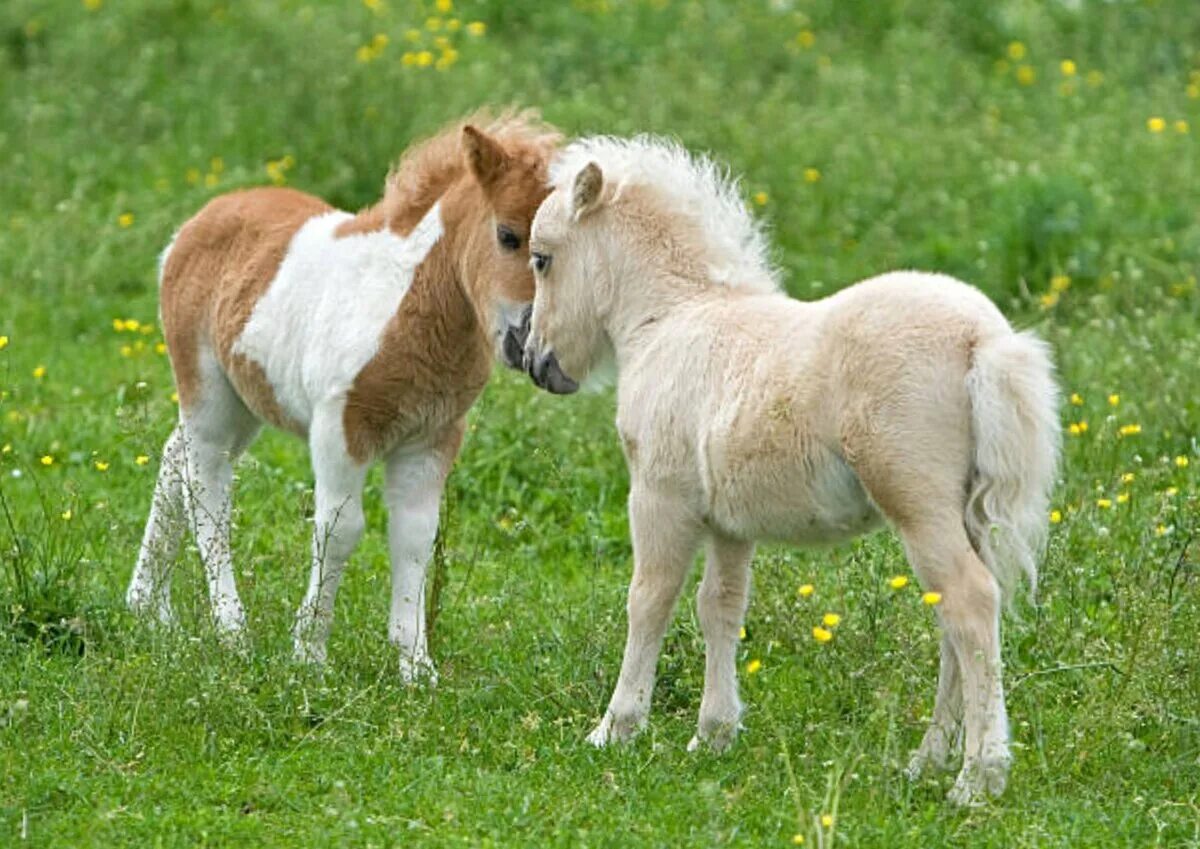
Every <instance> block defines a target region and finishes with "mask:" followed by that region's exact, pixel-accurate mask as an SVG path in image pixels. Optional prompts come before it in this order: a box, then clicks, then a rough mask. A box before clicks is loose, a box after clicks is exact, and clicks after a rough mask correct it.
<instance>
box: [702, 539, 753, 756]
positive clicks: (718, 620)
mask: <svg viewBox="0 0 1200 849" xmlns="http://www.w3.org/2000/svg"><path fill="white" fill-rule="evenodd" d="M753 556H754V543H751V542H742V541H740V540H732V539H727V538H725V537H719V536H713V537H710V538H709V541H708V557H707V560H706V562H705V567H704V580H703V581H702V582H701V583H700V588H699V590H698V591H697V592H696V610H697V613H698V614H699V617H700V628H701V630H703V632H704V647H705V661H704V697H703V699H702V700H701V702H700V725H699V728H698V730H697V732H696V736H695V737H693V738H692V742H691V743H689V744H688V750H689V751H694V750H696V749H697V748H699V746H700V742H701V741H704V742H706V743H708V744H709V745H710V746H711V747H712V748H713V749H714V750H716V751H718V752H719V751H722V750H724V749H726V748H728V746H729V744H730V743H732V742H733V738H734V737H735V736H737V731H738V720H739V719H741V715H742V703H741V700H740V699H739V698H738V686H737V645H738V635H739V632H740V631H741V628H742V623H743V621H744V620H745V617H746V603H747V601H748V599H749V595H750V559H751V558H752V557H753Z"/></svg>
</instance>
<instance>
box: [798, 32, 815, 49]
mask: <svg viewBox="0 0 1200 849" xmlns="http://www.w3.org/2000/svg"><path fill="white" fill-rule="evenodd" d="M796 43H797V44H799V45H800V46H801V47H803V48H804V49H805V50H807V49H808V48H810V47H812V46H813V45H814V44H816V43H817V37H816V35H814V34H813V31H812V30H808V29H802V30H800V32H799V33H797V34H796Z"/></svg>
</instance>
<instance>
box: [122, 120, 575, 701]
mask: <svg viewBox="0 0 1200 849" xmlns="http://www.w3.org/2000/svg"><path fill="white" fill-rule="evenodd" d="M472 120H473V121H474V123H462V124H456V125H454V126H453V127H450V128H448V129H446V130H445V131H443V132H442V133H440V134H439V135H437V136H435V137H433V138H431V139H429V140H427V141H425V142H424V143H422V144H420V145H418V146H416V147H414V148H413V149H411V150H410V151H409V152H408V153H406V154H405V156H404V157H403V158H402V159H401V161H400V163H399V164H398V165H397V167H396V168H395V169H394V170H393V172H392V173H391V174H390V175H389V177H388V181H387V186H386V190H385V194H384V196H383V199H382V200H381V201H380V202H379V203H378V204H376V205H375V206H372V207H370V208H368V209H366V210H364V211H362V212H360V213H359V214H358V215H351V214H349V213H346V212H341V211H338V210H335V209H333V208H332V207H330V206H329V204H327V203H325V202H324V201H323V200H321V199H319V198H316V197H313V196H311V195H307V194H302V193H300V192H297V191H293V190H290V189H280V188H262V189H251V190H248V191H241V192H234V193H231V194H227V195H223V196H221V197H218V198H216V199H214V200H212V201H211V202H209V203H208V205H206V206H205V207H204V208H203V209H202V210H201V211H200V212H199V213H198V214H197V215H196V216H195V217H194V218H192V219H191V220H190V221H188V222H187V223H186V224H184V226H183V227H182V229H180V231H179V232H178V234H177V235H176V237H175V239H174V241H173V242H172V243H171V245H170V246H169V247H168V248H167V249H166V251H165V252H164V253H163V256H162V261H161V269H160V287H161V313H162V326H163V331H164V333H165V336H166V341H167V347H168V350H169V352H170V356H171V365H172V368H173V370H174V372H175V382H176V385H177V387H178V392H179V403H180V416H179V424H178V425H177V426H176V428H175V430H174V432H173V433H172V434H171V436H170V438H169V439H168V440H167V443H166V447H165V448H164V449H163V459H162V467H161V469H160V470H159V476H158V483H157V485H156V487H155V491H154V499H153V504H152V507H151V510H150V518H149V520H148V522H147V524H146V532H145V536H144V539H143V541H142V546H141V551H140V553H139V555H138V561H137V567H136V569H135V570H134V574H133V580H132V582H131V583H130V585H129V590H128V593H127V601H128V604H129V606H130V607H131V608H132V609H133V610H135V611H137V612H139V613H146V614H151V615H154V616H157V618H158V619H160V620H162V621H164V622H169V621H171V620H172V611H171V603H170V577H171V574H170V568H169V567H170V563H171V561H172V560H173V558H174V556H175V553H176V550H177V547H178V543H179V540H180V536H181V535H182V532H183V522H182V521H181V519H182V518H183V517H185V516H186V520H187V524H189V525H190V527H191V530H192V533H193V534H194V536H195V540H196V544H197V546H198V547H199V550H200V557H201V560H202V561H203V564H204V571H205V576H206V579H207V583H208V587H209V592H210V596H211V602H212V609H213V614H214V616H215V619H216V624H217V627H218V628H219V629H220V630H221V631H222V632H225V633H226V634H237V633H239V632H241V631H242V630H243V628H244V627H245V614H244V613H243V610H242V604H241V601H240V600H239V598H238V593H237V588H236V586H235V584H234V570H233V563H232V559H231V551H230V543H229V531H230V527H229V526H230V502H231V496H232V492H231V489H232V480H233V462H234V460H235V459H236V458H237V456H238V455H239V454H240V453H241V452H242V451H243V450H244V449H245V448H246V447H247V445H249V443H250V442H251V440H252V439H253V438H254V436H255V434H256V433H257V432H258V430H259V428H260V426H261V424H262V423H263V422H266V423H268V424H271V425H274V426H275V427H278V428H281V429H283V430H287V431H291V432H292V433H295V434H297V435H298V436H300V437H302V438H304V439H306V440H307V441H308V444H309V448H310V451H311V455H312V468H313V473H314V476H315V501H316V510H315V516H314V531H313V542H312V562H311V570H312V571H311V576H310V579H309V585H308V591H307V593H306V594H305V597H304V601H303V603H302V604H301V605H300V609H299V613H298V616H297V621H296V626H295V632H294V637H295V651H296V655H297V656H298V657H299V658H302V659H305V660H308V661H312V662H316V663H320V662H323V661H324V659H325V643H326V639H327V637H328V634H329V628H330V624H331V621H332V616H333V602H334V596H335V594H336V592H337V587H338V582H339V580H340V578H341V576H342V572H343V569H344V567H345V565H346V560H347V558H349V556H350V553H351V551H352V550H353V549H354V547H355V545H356V544H357V542H358V540H359V537H360V536H361V534H362V531H363V512H362V506H361V493H362V488H363V483H364V480H365V478H366V474H367V470H368V469H369V468H370V466H371V465H372V463H373V462H374V461H375V460H377V459H382V460H383V461H384V462H385V464H386V472H385V479H386V486H385V498H386V501H387V507H388V543H389V550H390V556H391V564H392V598H391V611H390V617H389V622H388V636H389V638H390V639H391V641H392V642H393V643H394V644H396V645H397V647H398V648H399V650H400V671H401V674H402V675H403V676H404V677H405V678H406V679H412V678H413V677H414V676H416V675H418V674H419V673H421V672H422V671H428V672H430V673H432V671H433V668H432V664H431V662H430V659H429V655H428V651H427V646H426V638H425V611H424V603H423V590H424V582H425V570H426V566H427V564H428V561H429V558H430V554H431V551H432V546H433V541H434V537H435V535H436V532H437V524H438V508H439V504H440V501H441V494H442V488H443V485H444V483H445V479H446V475H447V473H448V472H449V469H450V466H451V464H452V463H453V461H454V458H455V456H456V455H457V452H458V448H459V444H460V442H461V439H462V435H463V422H464V416H465V414H466V412H467V410H468V408H469V407H470V406H471V404H472V403H473V402H474V400H475V398H476V397H477V396H478V395H479V393H480V391H481V390H482V388H483V386H484V383H485V382H486V381H487V378H488V375H489V373H490V371H491V366H492V362H493V358H494V356H496V355H499V356H500V357H501V358H502V359H503V360H504V361H505V363H506V364H507V365H509V366H512V367H517V366H519V364H520V363H519V359H520V355H521V351H520V346H519V344H514V338H513V334H514V333H515V331H516V329H517V326H518V323H519V322H520V320H521V316H522V313H523V312H524V311H525V309H526V306H527V305H528V304H529V303H530V302H531V301H532V299H533V276H532V274H531V272H530V270H529V267H528V260H529V253H528V233H529V228H530V224H531V222H532V219H533V215H534V212H535V211H536V210H537V207H538V204H539V203H540V202H541V200H542V199H543V198H544V197H545V195H546V193H547V188H546V184H547V164H548V161H549V158H550V156H551V154H552V153H553V151H554V150H555V149H556V148H557V145H558V142H559V135H558V133H557V132H555V131H553V130H552V129H550V128H549V127H547V126H544V125H542V124H540V123H539V122H537V121H536V120H535V119H533V118H531V117H529V116H526V115H514V114H508V115H505V116H502V117H500V118H496V119H489V118H487V117H486V116H483V115H479V116H474V117H473V119H472ZM477 124H478V125H480V126H483V127H484V128H483V129H479V128H478V127H477V126H476V125H477ZM506 341H507V344H506Z"/></svg>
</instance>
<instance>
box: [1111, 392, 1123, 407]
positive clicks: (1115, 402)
mask: <svg viewBox="0 0 1200 849" xmlns="http://www.w3.org/2000/svg"><path fill="white" fill-rule="evenodd" d="M1120 403H1121V396H1120V395H1118V394H1116V393H1115V392H1114V393H1113V394H1112V395H1109V396H1108V405H1109V406H1110V407H1115V406H1117V405H1118V404H1120Z"/></svg>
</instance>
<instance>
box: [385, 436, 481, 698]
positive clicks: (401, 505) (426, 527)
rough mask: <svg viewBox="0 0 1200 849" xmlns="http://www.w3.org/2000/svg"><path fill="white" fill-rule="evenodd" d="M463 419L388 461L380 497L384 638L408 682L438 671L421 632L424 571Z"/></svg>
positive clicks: (429, 675)
mask: <svg viewBox="0 0 1200 849" xmlns="http://www.w3.org/2000/svg"><path fill="white" fill-rule="evenodd" d="M462 433H463V423H462V422H458V423H456V424H455V425H454V426H453V427H452V428H450V430H449V431H448V432H447V433H445V434H443V435H442V436H441V438H440V439H438V440H437V441H436V442H435V443H434V444H433V445H432V446H429V445H422V446H420V447H412V446H404V447H402V448H400V449H398V450H397V451H396V452H395V453H394V454H392V456H391V457H390V458H389V459H388V462H387V469H386V472H385V490H384V491H385V497H386V499H387V508H388V548H389V550H390V554H391V560H392V604H391V612H390V614H389V617H388V639H389V640H390V641H391V642H392V644H393V645H395V646H396V647H397V648H398V649H399V650H400V677H401V678H403V679H404V680H405V681H406V682H412V681H415V680H416V679H418V678H420V677H422V676H428V677H429V680H430V682H431V683H432V682H436V680H437V673H436V672H435V671H434V667H433V661H432V660H431V659H430V657H429V645H428V641H427V635H426V633H425V572H426V570H427V568H428V566H429V559H430V557H431V556H432V554H433V543H434V540H435V538H436V537H437V529H438V510H439V508H440V507H441V503H442V490H443V488H444V487H445V484H446V475H447V474H448V473H449V471H450V467H451V465H452V464H453V463H454V458H455V456H456V455H457V454H458V447H459V445H460V444H461V443H462Z"/></svg>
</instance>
